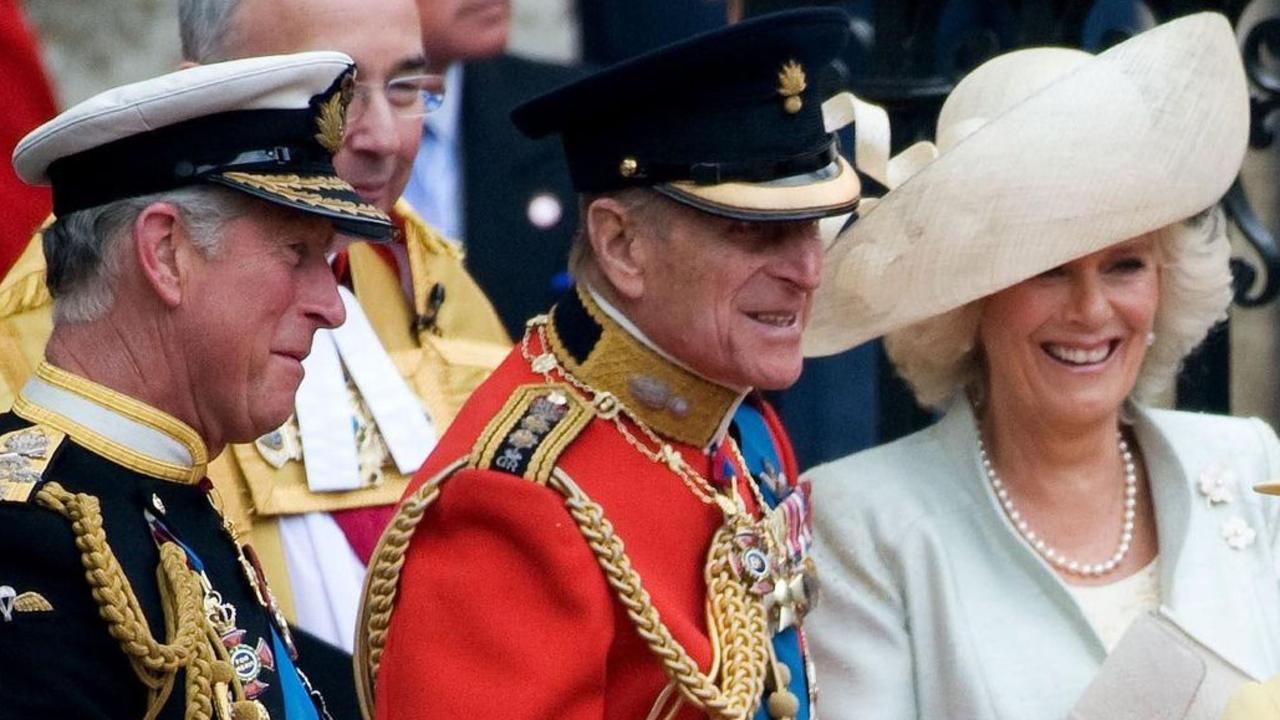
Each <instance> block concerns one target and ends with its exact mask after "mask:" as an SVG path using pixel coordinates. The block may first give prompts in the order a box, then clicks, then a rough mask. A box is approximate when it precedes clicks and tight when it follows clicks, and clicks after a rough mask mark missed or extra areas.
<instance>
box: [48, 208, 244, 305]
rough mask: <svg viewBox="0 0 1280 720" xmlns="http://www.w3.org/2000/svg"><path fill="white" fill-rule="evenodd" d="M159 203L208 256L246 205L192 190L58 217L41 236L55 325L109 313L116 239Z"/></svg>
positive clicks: (120, 253) (123, 249) (118, 259)
mask: <svg viewBox="0 0 1280 720" xmlns="http://www.w3.org/2000/svg"><path fill="white" fill-rule="evenodd" d="M158 202H167V203H171V204H173V205H174V206H175V207H176V208H177V209H178V212H179V214H180V215H181V217H182V222H183V224H184V225H185V226H186V228H187V231H188V233H189V234H190V236H191V241H192V243H193V244H194V245H195V246H196V248H197V249H198V250H200V251H201V252H202V253H204V254H205V256H207V257H212V256H213V255H215V254H216V253H217V249H218V244H219V241H220V240H221V235H222V232H221V230H222V226H223V225H225V224H226V223H227V222H228V221H230V220H233V219H235V218H237V217H239V216H241V215H243V214H244V212H245V211H246V209H247V207H248V203H249V202H250V201H249V199H248V198H247V197H245V196H244V195H241V194H240V193H237V192H234V191H232V190H227V189H223V188H216V187H208V186H196V187H186V188H180V189H178V190H171V191H168V192H162V193H154V194H151V195H142V196H139V197H133V198H126V199H124V200H117V201H115V202H111V203H107V204H105V205H99V206H98V207H93V208H88V209H86V210H77V211H76V212H73V213H68V214H67V215H65V216H63V217H60V218H58V219H57V220H56V221H54V223H53V224H52V225H50V226H49V227H48V228H46V229H45V231H44V233H43V238H42V243H43V245H44V257H45V265H46V268H47V270H46V273H45V282H46V284H47V285H48V287H49V294H50V295H52V296H53V322H54V324H58V323H85V322H92V321H94V320H97V319H98V318H100V317H102V315H103V314H105V313H106V312H107V311H108V310H110V309H111V305H112V304H113V303H114V302H115V284H116V278H117V277H119V274H120V269H121V266H122V265H123V261H124V258H125V257H126V253H127V249H128V243H124V242H121V241H120V238H122V237H125V236H127V235H128V234H129V229H130V226H131V225H132V224H133V222H134V220H136V219H137V218H138V215H139V214H141V213H142V211H143V210H144V209H146V208H147V207H148V206H149V205H152V204H154V203H158Z"/></svg>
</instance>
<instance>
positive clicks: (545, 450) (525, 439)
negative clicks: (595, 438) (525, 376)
mask: <svg viewBox="0 0 1280 720" xmlns="http://www.w3.org/2000/svg"><path fill="white" fill-rule="evenodd" d="M593 417H595V412H594V411H593V410H592V407H591V405H590V403H588V402H587V401H586V400H584V399H583V398H582V397H581V396H579V395H578V394H577V393H576V392H575V391H574V390H573V388H572V387H570V386H569V385H565V384H563V383H533V384H529V385H521V386H520V387H518V388H516V389H515V391H514V392H512V393H511V396H510V397H509V398H507V403H506V405H504V406H503V407H502V410H500V411H499V412H498V413H497V414H496V415H495V416H494V417H493V419H492V420H490V421H489V424H488V425H487V426H486V427H485V429H484V432H483V433H481V434H480V438H479V439H478V440H477V441H476V444H475V445H474V446H473V447H472V448H471V455H470V460H469V462H468V463H467V465H468V467H472V468H483V469H487V470H498V471H501V472H505V473H509V474H511V475H518V476H520V477H523V478H525V479H527V480H533V481H534V482H537V483H540V484H546V482H547V479H548V478H550V477H551V471H552V470H554V469H555V467H556V461H557V460H559V459H560V455H561V454H562V453H564V451H565V449H566V448H568V447H569V445H570V444H571V443H572V442H573V441H574V439H576V438H577V437H578V435H579V434H580V433H581V432H582V430H583V429H584V428H586V426H587V424H588V423H590V422H591V419H592V418H593Z"/></svg>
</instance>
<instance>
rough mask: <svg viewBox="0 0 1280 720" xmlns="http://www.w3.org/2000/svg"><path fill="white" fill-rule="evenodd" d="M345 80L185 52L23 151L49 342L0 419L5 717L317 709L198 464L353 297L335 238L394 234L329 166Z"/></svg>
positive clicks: (344, 63)
mask: <svg viewBox="0 0 1280 720" xmlns="http://www.w3.org/2000/svg"><path fill="white" fill-rule="evenodd" d="M353 75H354V69H353V66H352V62H351V59H350V58H349V57H347V56H346V55H343V54H341V53H334V52H314V53H304V54H299V55H282V56H274V57H265V58H256V59H249V60H242V61H234V62H228V63H222V64H215V65H208V66H203V67H198V68H192V69H189V70H183V71H179V72H176V73H172V74H169V75H165V76H162V77H158V78H155V79H153V80H148V81H145V82H140V83H135V84H133V85H127V86H124V87H119V88H116V89H113V90H109V91H107V92H105V93H102V94H100V95H98V96H96V97H94V98H92V99H90V100H87V101H85V102H84V103H81V104H80V105H77V106H75V107H73V108H72V109H70V110H68V111H66V112H65V113H63V114H62V115H60V116H58V117H57V118H55V119H54V120H52V121H50V122H49V123H46V124H45V125H44V126H42V127H40V128H38V129H36V130H35V131H34V132H32V133H31V134H30V135H28V136H27V137H26V138H25V139H24V140H23V141H22V142H21V143H20V144H19V145H18V147H17V149H16V150H15V152H14V160H13V162H14V168H15V170H16V171H17V173H18V175H19V176H20V177H21V178H22V179H23V180H25V181H27V182H29V183H32V184H50V185H52V189H53V197H54V211H55V214H56V216H57V220H56V221H55V222H54V223H53V224H52V225H51V226H50V227H49V228H48V229H47V230H46V231H45V233H44V249H45V256H46V258H47V263H48V273H47V285H48V292H49V293H50V294H51V295H52V298H53V333H52V335H51V337H50V338H49V343H48V346H47V350H46V358H47V360H46V361H45V362H44V363H42V364H41V365H40V366H39V367H38V368H37V370H36V373H35V376H34V377H33V378H32V379H31V380H30V381H29V382H28V383H27V384H26V385H25V386H24V387H23V389H22V391H21V392H20V393H19V394H18V397H17V398H16V400H15V402H14V406H13V409H12V411H10V412H8V413H6V414H4V415H0V447H3V454H0V642H2V643H3V646H4V647H5V650H6V652H5V655H6V657H7V658H9V659H10V660H12V661H6V662H5V665H4V669H3V676H4V682H3V683H0V715H2V716H5V717H86V718H87V717H95V718H139V717H147V718H183V717H214V718H223V719H226V720H229V719H230V718H236V720H244V719H246V718H268V717H270V718H276V719H277V720H280V719H281V718H287V719H288V720H296V719H298V718H301V719H304V720H310V719H314V718H323V717H327V716H328V713H327V711H326V710H325V707H324V703H323V699H322V698H321V696H320V694H319V693H318V692H317V690H316V689H315V688H313V687H311V684H310V682H309V681H308V680H307V678H306V677H305V675H304V674H302V673H301V672H300V671H299V670H298V668H297V665H296V662H295V661H296V650H295V649H294V645H293V643H292V641H291V638H290V634H289V630H288V628H287V626H286V624H285V623H284V621H283V616H282V615H281V613H280V611H279V608H278V607H277V605H276V604H275V601H274V598H273V596H272V595H271V592H270V590H269V589H268V588H267V585H266V582H265V580H264V578H263V575H262V573H261V571H260V569H259V568H258V565H257V559H256V555H255V554H254V552H253V550H252V549H251V548H250V547H249V546H248V545H247V544H241V539H240V538H239V537H238V535H237V532H236V530H235V529H234V527H233V526H232V525H231V524H230V523H229V522H227V521H226V520H225V519H224V518H223V517H222V515H221V513H220V509H219V506H220V498H219V496H218V493H217V492H216V491H214V490H213V489H212V485H211V484H210V483H209V481H208V480H207V479H206V477H205V468H206V465H207V463H208V461H209V458H211V457H213V456H216V455H217V454H218V453H219V452H220V451H221V450H222V448H223V447H224V446H226V445H227V444H228V443H235V442H245V441H250V440H252V439H253V438H255V437H258V436H260V435H261V434H263V433H264V432H267V431H269V430H271V429H272V428H275V427H277V426H279V425H280V423H282V422H284V420H285V419H286V418H288V417H289V414H290V413H291V412H292V409H293V398H294V393H295V392H296V390H297V388H298V384H299V382H300V381H301V380H302V376H303V367H302V362H303V359H304V358H305V357H306V355H307V354H308V351H309V349H310V347H311V342H312V336H313V334H314V333H315V332H316V331H317V330H318V329H321V328H332V327H336V326H338V325H340V324H341V323H342V321H343V319H344V316H345V313H344V310H343V306H342V302H341V300H340V298H339V295H338V291H337V284H336V282H335V280H334V276H333V273H332V272H331V271H330V268H329V264H328V262H327V258H326V256H327V255H328V254H329V253H330V252H332V251H333V250H334V249H335V243H336V241H337V237H338V236H339V235H356V236H361V237H364V238H367V239H372V240H379V239H383V238H385V237H387V236H388V234H389V232H390V228H391V224H390V221H389V219H388V218H387V216H386V215H385V214H384V213H383V212H382V211H381V210H379V209H378V208H376V207H374V206H373V205H370V204H368V203H366V202H365V201H364V200H362V199H361V198H360V196H359V195H358V194H357V193H356V192H355V190H354V189H353V188H352V187H351V186H350V185H349V184H347V183H346V182H345V181H343V180H341V179H340V178H339V177H338V176H337V175H336V173H335V172H334V168H333V154H334V153H335V152H336V151H337V150H338V149H339V148H340V147H341V144H342V138H343V132H344V124H345V116H346V106H347V103H348V102H349V101H350V99H351V96H352V94H353V92H354V86H353V80H354V78H353ZM73 649H74V650H73Z"/></svg>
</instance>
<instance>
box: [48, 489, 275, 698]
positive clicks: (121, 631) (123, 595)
mask: <svg viewBox="0 0 1280 720" xmlns="http://www.w3.org/2000/svg"><path fill="white" fill-rule="evenodd" d="M35 499H36V502H37V503H39V504H40V505H42V506H44V507H46V508H48V509H50V510H52V511H54V512H56V513H58V514H59V515H62V516H63V517H65V518H66V519H67V520H69V521H71V530H72V532H73V533H74V534H75V543H76V548H77V549H78V550H79V551H80V563H81V564H82V565H83V566H84V570H85V578H86V579H87V580H88V582H89V586H90V587H91V588H92V590H93V599H94V601H95V602H96V603H97V604H98V614H99V615H100V616H101V617H102V619H103V620H105V621H106V623H107V627H108V630H109V631H110V633H111V636H112V637H113V638H115V639H116V641H117V642H119V643H120V648H121V649H122V650H123V651H124V653H125V655H126V656H127V657H128V658H129V665H130V666H131V667H132V668H133V672H134V674H135V675H137V676H138V679H139V680H140V681H141V682H142V684H143V685H144V686H145V687H146V688H147V712H146V714H145V715H144V716H143V718H144V720H152V719H153V718H155V717H156V716H157V715H158V714H159V713H160V710H161V709H162V708H163V707H164V704H165V702H166V701H167V700H168V699H169V695H170V693H171V692H172V690H173V683H174V680H175V678H176V676H177V673H178V671H179V670H183V669H185V670H186V693H187V701H186V713H185V717H186V718H187V720H212V718H215V717H216V718H225V719H226V720H265V717H266V716H265V713H264V712H263V710H262V706H261V705H260V704H258V703H255V702H252V701H249V700H247V699H246V698H245V695H244V690H243V688H242V687H241V686H240V683H239V681H238V680H237V679H236V676H235V672H234V671H233V670H232V667H231V663H230V658H229V657H228V656H227V652H226V649H225V648H224V647H223V646H222V643H221V641H220V640H219V638H218V637H217V636H216V634H214V632H213V629H212V627H210V626H209V623H208V621H207V620H206V619H205V616H204V613H203V611H202V608H203V592H202V590H201V587H200V583H199V581H198V580H197V579H196V576H195V573H193V572H192V571H191V569H190V568H188V567H187V556H186V553H185V552H183V550H182V548H180V547H178V545H177V544H176V543H174V542H165V543H163V544H162V545H161V546H160V568H159V569H158V570H157V574H158V575H159V578H158V579H159V584H160V597H161V602H162V603H163V609H164V615H165V625H166V634H167V635H168V636H169V638H170V639H171V642H169V643H167V644H162V643H160V642H159V641H157V640H156V639H155V637H154V636H153V635H152V634H151V629H150V628H149V627H148V625H147V620H146V617H145V616H144V615H143V613H142V608H141V606H140V605H139V604H138V597H137V595H135V594H134V592H133V587H132V585H131V584H130V582H129V578H128V577H127V576H126V575H125V573H124V570H123V569H122V568H121V567H120V563H119V561H118V560H117V559H116V556H115V553H114V552H112V550H111V546H110V545H108V544H107V536H106V532H105V531H104V530H103V528H102V512H101V509H100V505H99V503H98V499H97V498H95V497H93V496H92V495H86V494H83V493H72V492H69V491H67V490H66V489H65V488H63V487H62V486H61V485H59V484H58V483H56V482H49V483H46V484H45V485H44V486H43V487H41V488H40V489H39V490H38V491H37V492H36V496H35ZM228 692H231V693H233V695H234V697H235V700H234V701H228V700H226V698H227V697H228Z"/></svg>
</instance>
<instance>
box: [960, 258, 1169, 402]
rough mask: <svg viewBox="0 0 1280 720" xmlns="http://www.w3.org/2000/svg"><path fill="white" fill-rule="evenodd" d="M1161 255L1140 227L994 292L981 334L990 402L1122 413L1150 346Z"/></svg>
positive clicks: (986, 303) (980, 326)
mask: <svg viewBox="0 0 1280 720" xmlns="http://www.w3.org/2000/svg"><path fill="white" fill-rule="evenodd" d="M1158 260H1159V258H1158V251H1157V246H1156V242H1155V238H1154V236H1152V235H1143V236H1141V237H1138V238H1134V239H1132V240H1129V241H1126V242H1123V243H1119V244H1117V245H1114V246H1112V247H1110V248H1107V249H1105V250H1101V251H1099V252H1096V253H1093V254H1092V255H1087V256H1085V257H1083V258H1080V259H1078V260H1074V261H1072V262H1069V263H1067V264H1065V265H1062V266H1060V267H1057V268H1054V269H1053V270H1050V271H1048V272H1045V273H1042V274H1040V275H1037V276H1036V277H1033V278H1031V279H1029V280H1024V281H1023V282H1021V283H1018V284H1017V285H1014V286H1013V287H1011V288H1008V289H1006V290H1002V291H1000V292H998V293H996V294H994V295H992V296H990V297H988V298H987V299H986V300H985V301H984V303H983V308H982V316H981V319H980V320H979V324H978V341H979V343H980V345H981V346H982V351H983V356H984V358H985V374H986V377H985V380H986V387H987V397H988V402H989V404H990V407H991V408H992V410H993V411H995V412H997V413H1012V414H1013V418H1014V419H1015V421H1016V419H1017V418H1025V419H1026V420H1028V421H1031V420H1034V421H1035V422H1037V423H1049V424H1057V425H1062V426H1069V425H1080V424H1087V423H1090V422H1096V421H1099V420H1105V419H1107V418H1108V417H1109V416H1111V415H1114V414H1115V413H1117V412H1118V411H1119V408H1120V405H1121V404H1122V403H1123V402H1124V399H1125V398H1126V397H1127V396H1128V395H1129V393H1130V392H1131V391H1132V390H1133V386H1134V383H1135V382H1136V381H1137V377H1138V371H1139V369H1140V368H1141V367H1142V360H1143V358H1144V357H1145V356H1146V351H1147V335H1148V333H1149V332H1151V328H1152V324H1153V322H1154V319H1155V314H1156V308H1157V306H1158V304H1159V301H1160V271H1159V262H1158Z"/></svg>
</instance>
